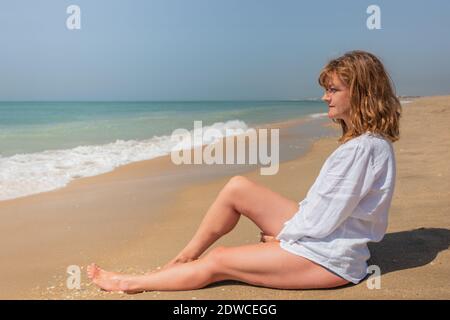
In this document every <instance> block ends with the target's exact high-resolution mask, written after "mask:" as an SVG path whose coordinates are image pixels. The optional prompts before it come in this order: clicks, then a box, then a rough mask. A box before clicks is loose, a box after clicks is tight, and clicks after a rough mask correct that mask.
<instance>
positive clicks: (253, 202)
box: [165, 176, 298, 267]
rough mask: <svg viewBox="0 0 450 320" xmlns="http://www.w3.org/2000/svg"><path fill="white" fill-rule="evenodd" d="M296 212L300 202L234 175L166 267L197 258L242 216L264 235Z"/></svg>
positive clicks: (272, 233) (271, 233) (278, 228)
mask: <svg viewBox="0 0 450 320" xmlns="http://www.w3.org/2000/svg"><path fill="white" fill-rule="evenodd" d="M297 211H298V203H297V202H295V201H292V200H289V199H287V198H285V197H283V196H281V195H280V194H278V193H276V192H273V191H272V190H270V189H268V188H266V187H264V186H262V185H259V184H257V183H255V182H253V181H251V180H249V179H248V178H245V177H242V176H235V177H233V178H231V179H230V180H229V182H228V183H227V184H226V185H225V187H224V188H223V189H222V190H221V191H220V193H219V195H218V196H217V198H216V200H215V201H214V202H213V204H212V205H211V206H210V208H209V209H208V211H207V213H206V215H205V217H204V218H203V220H202V222H201V223H200V226H199V228H198V230H197V231H196V233H195V235H194V236H193V238H192V239H191V240H190V241H189V243H188V244H187V245H186V247H185V248H184V249H183V250H182V251H181V252H180V253H179V254H178V255H177V256H176V257H175V258H174V259H173V260H172V261H170V262H169V263H168V264H167V265H166V266H165V267H169V266H172V265H174V264H176V263H180V262H188V261H192V260H195V259H197V258H198V257H199V256H200V255H201V254H202V253H203V252H204V251H205V250H206V249H207V248H208V247H209V246H210V245H211V244H213V243H214V242H215V241H216V240H217V239H219V238H220V237H222V236H223V235H224V234H226V233H228V232H230V231H231V230H232V229H233V228H234V227H235V225H236V224H237V222H238V220H239V218H240V216H241V215H244V216H246V217H247V218H249V219H250V220H252V221H253V222H254V223H255V224H256V225H257V226H258V227H259V228H260V229H261V231H262V232H264V234H266V235H271V236H275V235H277V234H278V233H279V232H280V231H281V229H282V227H283V223H284V222H285V221H287V220H288V219H290V218H291V217H292V216H293V215H294V214H295V213H296V212H297Z"/></svg>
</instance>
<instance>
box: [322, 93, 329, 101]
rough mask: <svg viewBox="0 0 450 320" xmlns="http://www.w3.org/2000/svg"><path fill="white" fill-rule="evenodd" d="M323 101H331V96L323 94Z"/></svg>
mask: <svg viewBox="0 0 450 320" xmlns="http://www.w3.org/2000/svg"><path fill="white" fill-rule="evenodd" d="M322 101H325V102H328V101H330V96H329V95H328V93H326V92H325V93H324V94H323V97H322Z"/></svg>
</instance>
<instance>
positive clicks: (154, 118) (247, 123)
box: [0, 101, 326, 200]
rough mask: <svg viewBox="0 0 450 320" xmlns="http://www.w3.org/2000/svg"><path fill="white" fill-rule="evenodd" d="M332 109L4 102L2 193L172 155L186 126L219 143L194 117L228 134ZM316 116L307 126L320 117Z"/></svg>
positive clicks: (292, 104) (295, 104) (30, 190)
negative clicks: (176, 135)
mask: <svg viewBox="0 0 450 320" xmlns="http://www.w3.org/2000/svg"><path fill="white" fill-rule="evenodd" d="M324 109H326V108H325V106H324V104H323V103H321V102H317V101H288V102H285V101H280V102H278V101H270V102H267V101H262V102H258V101H252V102H250V101H229V102H1V103H0V200H6V199H13V198H17V197H20V196H26V195H30V194H34V193H39V192H45V191H50V190H54V189H56V188H60V187H63V186H65V185H67V184H68V183H69V182H70V181H72V180H73V179H76V178H81V177H89V176H94V175H98V174H102V173H105V172H108V171H111V170H114V168H116V167H119V166H121V165H125V164H128V163H132V162H136V161H141V160H147V159H152V158H155V157H159V156H163V155H168V154H170V153H171V152H172V151H173V150H175V149H176V146H177V141H176V139H175V140H174V139H172V138H173V137H174V136H173V135H172V132H173V131H174V130H175V129H178V128H184V129H187V131H185V132H184V133H183V134H182V136H185V137H186V136H189V137H193V140H194V142H195V141H199V140H198V139H197V140H196V139H195V137H197V138H198V137H204V139H200V142H199V143H200V145H201V144H210V143H213V142H214V141H213V140H214V139H213V138H212V137H210V138H206V135H205V136H204V135H203V133H202V132H204V131H202V130H194V121H202V126H203V130H206V129H207V128H208V127H212V128H213V129H214V130H216V132H220V135H222V136H226V135H235V134H239V133H243V132H246V131H247V130H249V129H251V128H252V127H255V126H258V125H261V124H265V123H271V122H282V121H285V120H290V119H297V118H301V117H307V118H308V117H309V119H311V120H312V121H314V120H313V119H314V118H321V117H323V116H324V112H325V110H324ZM325 115H326V113H325ZM317 121H319V120H317ZM308 123H309V124H305V125H302V126H308V125H311V124H313V126H314V125H315V124H314V123H311V121H310V122H308ZM305 129H306V127H305ZM208 139H209V140H208ZM299 139H306V137H305V136H299ZM191 147H192V146H191V145H189V146H188V147H187V148H191Z"/></svg>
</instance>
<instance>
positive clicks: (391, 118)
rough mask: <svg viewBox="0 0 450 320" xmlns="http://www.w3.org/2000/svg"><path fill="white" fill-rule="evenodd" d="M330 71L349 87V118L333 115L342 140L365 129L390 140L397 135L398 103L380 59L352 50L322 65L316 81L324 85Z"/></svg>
mask: <svg viewBox="0 0 450 320" xmlns="http://www.w3.org/2000/svg"><path fill="white" fill-rule="evenodd" d="M333 74H336V75H337V76H338V77H339V78H340V80H341V81H342V82H343V83H344V84H345V85H346V86H347V87H348V88H349V89H350V121H351V125H352V127H351V128H347V125H346V124H345V122H344V120H342V119H336V120H335V119H333V122H337V123H339V124H340V125H341V128H342V136H341V137H340V138H339V142H341V143H344V142H346V141H348V140H350V139H352V138H354V137H357V136H359V135H361V134H363V133H365V132H367V131H370V132H372V133H376V134H379V135H381V136H382V137H384V138H386V139H389V140H390V141H391V142H394V141H397V140H398V139H399V138H400V130H399V122H400V121H399V120H400V115H401V104H400V101H399V99H398V98H397V96H396V95H395V90H394V84H393V82H392V80H391V78H390V77H389V74H388V73H387V72H386V70H385V68H384V66H383V64H382V63H381V61H380V60H379V59H378V58H377V57H376V56H374V55H373V54H371V53H368V52H365V51H351V52H347V53H346V54H344V55H343V56H341V57H339V58H337V59H334V60H331V61H330V62H328V64H327V65H326V66H325V67H324V68H323V69H322V71H321V73H320V76H319V79H318V80H319V84H320V85H321V86H322V87H324V88H325V89H327V88H328V87H329V85H330V81H331V78H332V76H333Z"/></svg>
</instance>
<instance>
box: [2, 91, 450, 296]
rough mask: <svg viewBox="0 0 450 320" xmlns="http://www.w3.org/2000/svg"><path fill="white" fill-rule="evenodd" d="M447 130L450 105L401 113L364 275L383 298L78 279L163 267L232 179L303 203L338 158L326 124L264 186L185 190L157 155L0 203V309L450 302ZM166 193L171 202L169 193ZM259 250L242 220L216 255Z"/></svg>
mask: <svg viewBox="0 0 450 320" xmlns="http://www.w3.org/2000/svg"><path fill="white" fill-rule="evenodd" d="M449 121H450V96H436V97H422V98H417V99H414V100H412V101H411V102H409V103H406V104H404V105H403V115H402V119H401V127H400V130H401V138H400V140H399V141H398V142H395V143H394V149H395V154H396V159H397V184H396V189H395V193H394V198H393V202H392V207H391V210H390V216H389V226H388V231H387V234H386V236H385V238H384V239H383V240H382V241H381V242H380V243H374V244H370V246H369V247H370V250H371V253H372V257H371V260H369V265H370V264H374V265H378V266H379V267H380V269H381V273H382V276H381V287H380V288H379V289H369V288H368V286H367V283H366V282H365V281H362V282H361V283H359V284H358V285H349V286H345V287H343V288H336V289H329V290H275V289H268V288H261V287H254V286H249V285H246V284H243V283H238V282H233V281H227V282H223V283H218V284H214V285H211V286H209V287H207V288H204V289H201V290H195V291H184V292H145V293H141V294H136V295H126V294H121V293H106V292H102V291H100V290H99V289H97V288H96V287H95V286H93V285H92V284H90V283H89V279H88V278H87V277H86V274H85V271H86V265H87V264H89V263H91V262H96V263H97V264H99V265H100V266H101V267H103V268H105V269H106V270H111V271H120V272H127V273H136V274H139V273H143V272H146V271H149V270H155V269H157V268H158V267H161V266H163V265H164V264H165V263H166V262H167V261H168V260H170V259H171V258H173V257H174V256H175V255H176V254H177V253H178V252H179V251H180V250H181V249H182V248H183V246H184V245H185V244H186V243H187V241H188V240H189V239H190V237H191V236H192V235H193V234H194V232H195V230H196V228H197V226H198V224H199V223H200V221H201V219H202V217H203V215H204V214H205V212H206V210H207V209H208V207H209V206H210V205H211V204H212V202H213V201H214V199H215V197H216V196H217V194H218V192H219V191H220V190H221V188H222V187H223V186H224V185H225V184H226V183H227V181H228V180H229V179H230V177H231V176H232V174H242V175H244V176H246V177H248V178H250V179H252V180H254V181H256V182H258V183H261V184H263V185H265V186H267V187H269V188H271V189H272V190H274V191H276V192H278V193H280V194H282V195H283V196H285V197H287V198H289V199H292V200H294V201H300V200H301V199H303V198H304V196H305V195H306V193H307V191H308V189H309V187H310V186H311V185H312V183H313V182H314V179H315V178H316V176H317V175H318V173H319V170H320V168H321V166H322V164H323V162H324V161H325V159H326V158H327V157H328V156H329V155H330V154H331V152H332V151H333V150H335V149H336V148H337V147H338V143H337V138H338V135H339V130H337V128H336V126H335V125H332V127H335V129H336V130H334V135H333V136H330V137H323V138H320V139H318V140H317V141H315V142H314V143H313V144H312V145H311V146H310V147H308V150H306V152H305V154H304V155H302V156H300V157H297V158H295V159H290V157H289V156H286V157H285V158H286V159H288V160H286V161H284V162H282V163H281V164H280V167H279V171H278V173H277V174H276V175H268V176H263V175H260V171H259V170H257V169H253V170H252V171H250V172H242V173H241V172H239V170H237V171H236V172H234V171H233V170H231V171H223V170H222V174H220V173H217V172H216V171H217V170H215V168H213V167H214V166H209V167H207V166H205V167H204V169H205V170H206V171H203V172H207V173H208V174H205V173H204V176H203V178H197V179H192V176H193V175H194V174H196V171H201V170H200V169H199V168H188V169H186V168H182V167H177V166H175V165H173V163H171V161H170V157H169V156H164V157H159V158H155V159H152V160H146V161H140V162H135V163H131V164H128V165H125V166H122V167H119V168H117V169H115V170H114V171H112V172H108V173H105V174H101V175H97V176H93V177H87V178H82V179H77V180H74V181H72V182H70V183H69V184H68V185H67V186H66V187H64V188H61V189H57V190H54V191H50V192H45V193H39V194H35V195H30V196H27V197H23V198H17V199H12V200H6V201H0V212H1V216H2V219H3V221H2V224H1V225H0V228H1V230H0V231H1V232H0V237H1V239H0V241H1V243H2V245H1V248H2V250H1V252H0V255H1V261H2V263H1V266H0V284H1V287H2V290H1V292H0V298H1V299H188V300H191V299H199V300H201V299H450V268H449V267H448V266H449V264H450V252H449V250H448V247H449V244H450V165H449V162H448V159H450V140H449V137H450V128H449V127H448V123H449ZM330 123H331V121H330ZM282 158H283V157H282ZM208 170H209V171H208ZM218 171H221V169H218ZM161 172H164V174H163V175H162V174H161ZM194 180H195V181H194ZM161 181H164V183H162V182H161ZM193 181H194V182H193ZM166 187H167V188H168V189H170V192H169V191H167V192H164V191H165V190H164V188H166ZM258 241H259V230H258V228H257V227H256V226H255V225H253V224H252V223H251V222H249V221H248V220H247V219H246V218H244V217H242V218H241V220H240V222H239V224H238V225H237V227H236V229H235V230H233V231H232V232H231V233H229V234H227V235H226V236H224V237H223V238H222V239H220V240H219V241H218V242H217V243H215V244H214V245H213V247H215V246H219V245H224V246H238V245H243V244H248V243H256V242H258ZM213 247H212V248H213ZM71 265H75V266H79V267H80V268H81V288H80V289H68V288H67V287H66V280H67V277H68V276H69V275H68V274H67V267H68V266H71Z"/></svg>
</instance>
